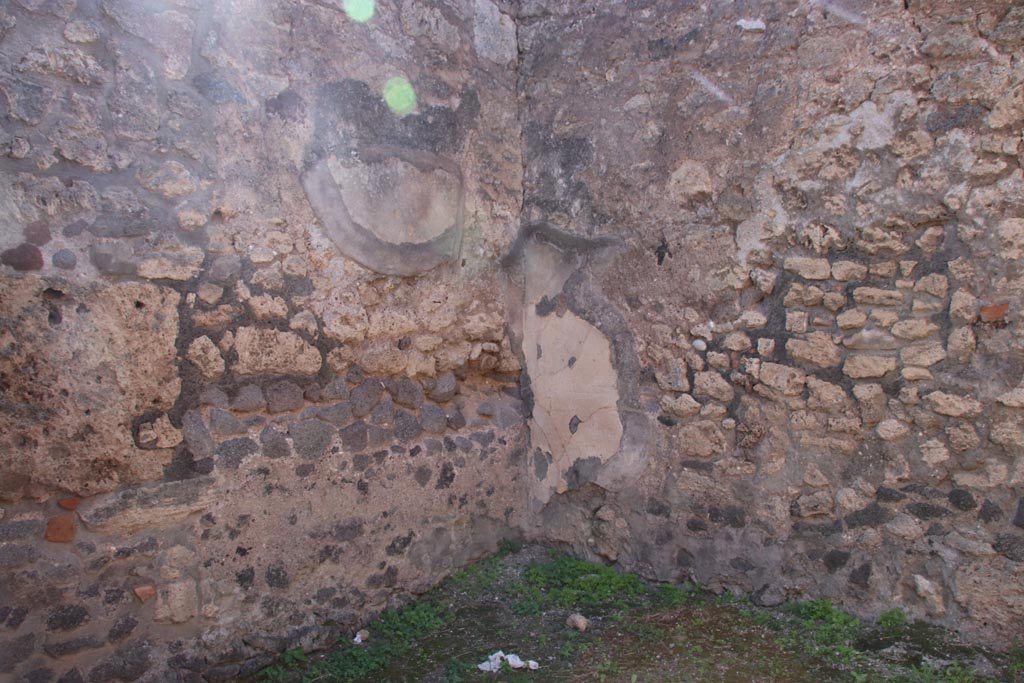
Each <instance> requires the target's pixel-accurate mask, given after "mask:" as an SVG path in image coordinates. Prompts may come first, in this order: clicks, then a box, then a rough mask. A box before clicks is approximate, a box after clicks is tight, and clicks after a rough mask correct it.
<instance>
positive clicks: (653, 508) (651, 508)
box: [645, 498, 672, 518]
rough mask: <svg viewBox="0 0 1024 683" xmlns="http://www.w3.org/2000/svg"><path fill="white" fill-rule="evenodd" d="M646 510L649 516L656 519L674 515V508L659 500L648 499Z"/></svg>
mask: <svg viewBox="0 0 1024 683" xmlns="http://www.w3.org/2000/svg"><path fill="white" fill-rule="evenodd" d="M645 509H646V511H647V514H649V515H654V516H655V517H665V518H668V517H670V516H671V515H672V506H671V505H669V504H668V503H666V502H664V501H661V500H658V499H657V498H648V499H647V507H646V508H645Z"/></svg>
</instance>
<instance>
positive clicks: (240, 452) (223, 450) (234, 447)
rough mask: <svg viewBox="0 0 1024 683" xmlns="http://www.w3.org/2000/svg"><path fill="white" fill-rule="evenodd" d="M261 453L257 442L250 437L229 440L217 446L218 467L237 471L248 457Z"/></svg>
mask: <svg viewBox="0 0 1024 683" xmlns="http://www.w3.org/2000/svg"><path fill="white" fill-rule="evenodd" d="M257 451H259V446H257V445H256V442H255V441H253V440H252V439H250V438H248V437H244V438H241V439H228V440H227V441H225V442H223V443H222V444H221V445H220V446H217V466H218V467H224V468H226V469H229V470H237V469H238V466H239V465H241V464H242V461H243V460H245V458H246V457H247V456H250V455H252V454H253V453H256V452H257Z"/></svg>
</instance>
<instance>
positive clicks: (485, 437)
mask: <svg viewBox="0 0 1024 683" xmlns="http://www.w3.org/2000/svg"><path fill="white" fill-rule="evenodd" d="M469 438H470V439H472V440H473V441H476V442H477V443H478V444H480V445H481V446H483V447H485V448H486V447H487V446H490V445H491V443H493V441H494V431H493V430H488V431H486V432H473V433H472V434H470V435H469Z"/></svg>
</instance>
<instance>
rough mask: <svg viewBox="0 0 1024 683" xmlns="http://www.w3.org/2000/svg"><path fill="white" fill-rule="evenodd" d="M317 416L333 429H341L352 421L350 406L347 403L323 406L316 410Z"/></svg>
mask: <svg viewBox="0 0 1024 683" xmlns="http://www.w3.org/2000/svg"><path fill="white" fill-rule="evenodd" d="M317 416H318V417H319V418H320V419H321V420H324V421H325V422H330V423H331V424H332V425H334V426H335V427H343V426H345V425H347V424H348V423H349V422H351V421H352V406H350V405H349V404H348V401H341V402H340V403H335V404H333V405H329V406H323V407H321V408H320V409H319V410H317Z"/></svg>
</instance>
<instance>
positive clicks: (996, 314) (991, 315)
mask: <svg viewBox="0 0 1024 683" xmlns="http://www.w3.org/2000/svg"><path fill="white" fill-rule="evenodd" d="M1009 310H1010V304H994V305H992V306H982V307H981V322H983V323H994V322H996V321H998V320H1002V319H1003V318H1004V317H1005V316H1006V313H1007V312H1008V311H1009Z"/></svg>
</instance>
